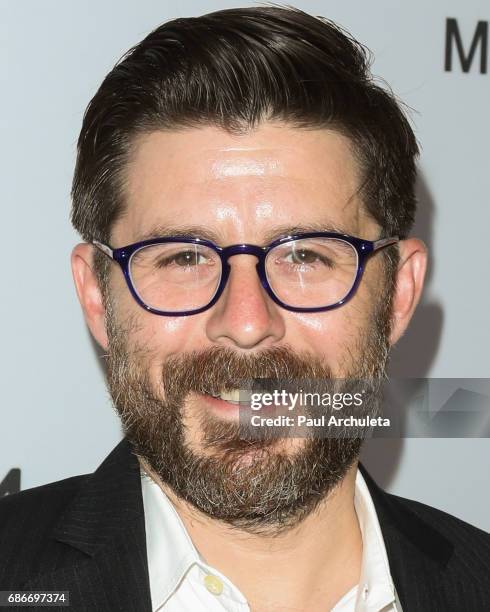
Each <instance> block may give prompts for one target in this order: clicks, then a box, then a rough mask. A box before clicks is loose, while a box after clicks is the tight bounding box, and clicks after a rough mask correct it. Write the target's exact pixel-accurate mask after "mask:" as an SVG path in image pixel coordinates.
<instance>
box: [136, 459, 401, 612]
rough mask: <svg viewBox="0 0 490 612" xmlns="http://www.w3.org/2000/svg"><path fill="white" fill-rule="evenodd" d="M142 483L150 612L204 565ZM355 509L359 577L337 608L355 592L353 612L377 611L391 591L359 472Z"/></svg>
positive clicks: (175, 518) (171, 512)
mask: <svg viewBox="0 0 490 612" xmlns="http://www.w3.org/2000/svg"><path fill="white" fill-rule="evenodd" d="M141 484H142V487H141V488H142V495H143V506H144V511H145V528H146V546H147V556H148V573H149V579H150V592H151V600H152V604H153V609H154V610H155V609H157V608H158V607H159V606H161V605H162V604H163V603H164V602H165V601H166V600H167V599H168V598H169V597H170V595H171V594H172V593H173V592H174V591H175V589H176V588H177V586H178V584H179V583H180V581H181V580H182V579H183V577H184V576H185V574H186V573H187V572H188V570H189V569H190V568H191V567H192V565H193V564H195V563H197V564H199V565H201V566H203V565H204V566H205V563H204V560H203V559H202V557H201V556H200V555H199V552H198V551H197V549H196V547H195V546H194V544H193V543H192V540H191V538H190V536H189V534H188V533H187V530H186V528H185V526H184V524H183V522H182V519H181V518H180V516H179V514H178V513H177V511H176V510H175V508H174V506H173V504H172V503H171V502H170V500H169V499H168V497H167V496H166V495H165V493H164V492H163V491H162V489H161V488H160V487H159V486H158V484H157V483H156V482H155V481H154V480H153V479H152V478H151V477H150V476H149V475H148V474H146V472H145V471H144V470H143V469H141ZM354 507H355V510H356V513H357V517H358V520H359V527H360V531H361V535H362V541H363V552H362V561H361V575H360V580H359V585H358V587H354V588H353V589H352V590H351V591H349V592H348V593H346V595H345V596H344V597H343V598H342V599H341V600H340V602H338V603H339V604H340V603H341V602H342V601H343V600H344V599H350V598H351V597H352V596H353V591H356V605H355V610H356V612H368V610H369V611H372V610H374V609H375V610H381V609H382V608H383V607H384V606H387V605H389V604H392V603H393V602H395V600H396V592H395V587H394V584H393V580H392V578H391V574H390V569H389V564H388V556H387V553H386V548H385V544H384V540H383V536H382V533H381V527H380V525H379V521H378V517H377V514H376V510H375V508H374V503H373V501H372V499H371V495H370V493H369V489H368V487H367V485H366V482H365V480H364V478H363V476H362V474H361V472H360V471H359V470H357V474H356V481H355V492H354ZM220 575H221V574H220ZM396 601H397V602H398V600H396ZM337 605H338V604H337ZM335 609H337V606H335Z"/></svg>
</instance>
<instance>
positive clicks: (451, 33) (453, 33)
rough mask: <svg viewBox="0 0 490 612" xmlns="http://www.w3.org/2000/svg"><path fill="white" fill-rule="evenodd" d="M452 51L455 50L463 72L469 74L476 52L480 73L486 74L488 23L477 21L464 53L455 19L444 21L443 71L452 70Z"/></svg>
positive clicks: (450, 18)
mask: <svg viewBox="0 0 490 612" xmlns="http://www.w3.org/2000/svg"><path fill="white" fill-rule="evenodd" d="M453 49H456V51H457V54H458V57H459V61H460V64H461V68H462V70H463V72H469V71H470V69H471V65H472V63H473V60H474V59H475V57H477V50H478V49H479V50H480V53H479V54H478V55H479V56H480V73H481V74H486V72H487V61H488V21H478V23H477V25H476V29H475V32H474V34H473V39H472V41H471V44H470V48H469V50H468V51H467V52H466V50H465V48H464V46H463V40H462V38H461V33H460V31H459V26H458V22H457V20H456V19H454V18H452V17H449V18H448V19H446V51H445V61H444V70H445V71H446V72H450V71H451V70H452V69H453Z"/></svg>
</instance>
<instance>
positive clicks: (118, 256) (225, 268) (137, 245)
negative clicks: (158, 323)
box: [91, 232, 400, 317]
mask: <svg viewBox="0 0 490 612" xmlns="http://www.w3.org/2000/svg"><path fill="white" fill-rule="evenodd" d="M305 238H334V239H337V240H343V241H344V242H347V243H348V244H350V245H351V246H353V247H354V249H355V251H356V253H357V271H356V276H355V279H354V282H353V284H352V286H351V288H350V290H349V292H348V293H347V295H346V296H345V297H343V298H342V299H341V300H339V301H338V302H336V303H335V304H330V305H328V306H319V307H312V308H305V307H300V306H289V305H288V304H286V303H285V302H283V301H282V300H280V299H279V298H278V297H277V296H276V294H275V293H274V291H273V289H272V287H271V286H270V284H269V281H268V280H267V273H266V270H265V259H266V257H267V255H268V253H269V252H270V251H271V250H272V249H274V248H275V247H277V246H280V245H281V244H284V243H287V242H291V241H293V240H302V239H305ZM399 240H400V238H399V237H398V236H392V237H390V238H379V239H378V240H374V241H373V240H364V239H362V238H357V237H355V236H350V235H349V234H340V233H337V232H305V233H299V234H293V235H289V236H283V237H281V238H278V239H276V240H274V241H273V242H271V243H269V244H268V245H266V246H263V247H261V246H259V245H256V244H232V245H229V246H226V247H220V246H218V245H217V244H214V242H211V241H210V240H206V239H204V238H196V237H190V236H165V237H161V238H150V239H149V240H143V241H141V242H134V243H133V244H129V245H127V246H124V247H120V248H116V249H113V248H112V247H111V246H109V245H107V244H104V243H102V242H99V241H98V240H92V242H91V244H93V245H94V246H95V247H96V248H98V249H99V250H100V251H101V252H102V253H104V254H105V255H107V256H108V257H109V258H110V259H112V260H113V261H115V262H117V263H118V264H119V266H120V268H121V270H122V272H123V275H124V278H125V280H126V284H127V286H128V288H129V291H130V293H131V295H132V296H133V298H134V299H135V300H136V302H137V303H138V304H139V305H140V306H141V307H142V308H144V309H145V310H146V311H148V312H152V313H153V314H156V315H160V316H171V317H184V316H188V315H193V314H199V313H201V312H204V311H206V310H208V309H209V308H211V307H212V306H214V305H215V304H216V302H217V301H218V300H219V298H220V297H221V295H222V293H223V291H224V289H225V287H226V283H227V282H228V278H229V275H230V271H231V267H230V265H229V263H228V259H229V258H230V257H233V255H254V256H255V257H257V258H258V262H257V263H256V265H255V267H256V270H257V273H258V276H259V279H260V282H261V285H262V287H263V288H264V289H265V291H266V292H267V294H268V296H269V297H270V298H271V299H272V301H273V302H274V303H276V304H277V305H278V306H281V307H282V308H284V309H285V310H289V311H290V312H326V311H328V310H333V309H334V308H339V307H340V306H343V305H344V304H346V303H347V302H348V301H349V300H350V299H351V298H352V297H353V296H354V294H355V293H356V291H357V288H358V287H359V283H360V281H361V278H362V275H363V273H364V269H365V264H366V262H367V260H368V259H369V258H370V257H371V256H372V255H374V254H375V253H377V252H378V251H379V250H380V249H383V248H385V247H387V246H391V245H392V244H396V243H397V242H399ZM169 242H181V243H185V244H198V245H203V246H206V247H209V248H210V249H212V250H213V251H214V252H215V253H217V255H218V256H219V258H220V260H221V278H220V281H219V284H218V287H217V289H216V291H215V293H214V295H213V297H212V299H211V301H210V302H209V303H208V304H206V305H205V306H201V307H200V308H196V309H193V310H183V311H164V310H158V309H156V308H153V307H152V306H149V305H148V304H145V302H143V300H142V299H141V298H140V296H139V295H138V292H137V291H136V289H135V287H134V284H133V281H132V279H131V273H130V262H131V257H132V256H133V255H134V253H136V252H137V251H139V250H140V249H141V248H143V247H146V246H151V245H154V244H166V243H169Z"/></svg>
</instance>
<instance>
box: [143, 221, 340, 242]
mask: <svg viewBox="0 0 490 612" xmlns="http://www.w3.org/2000/svg"><path fill="white" fill-rule="evenodd" d="M308 232H333V233H337V234H348V233H349V232H348V231H347V229H346V228H345V227H341V226H340V225H338V224H336V223H332V222H331V221H327V220H326V221H325V222H323V223H322V222H314V223H306V224H301V225H299V224H298V225H277V226H275V227H273V228H270V229H269V230H268V231H267V232H266V233H265V234H264V243H265V244H267V243H269V242H273V241H274V240H276V239H277V238H283V237H286V236H290V235H293V234H302V233H308ZM170 237H175V238H203V239H205V240H209V241H211V242H214V243H216V244H217V245H219V244H220V243H222V244H223V243H225V242H226V240H225V238H224V236H223V234H220V233H219V232H216V231H214V230H212V229H211V228H210V227H208V226H205V225H168V224H166V225H161V224H159V225H155V226H153V227H152V228H151V229H150V230H149V231H147V232H144V233H143V234H141V235H140V236H138V238H137V240H136V242H143V241H144V240H152V239H153V238H170Z"/></svg>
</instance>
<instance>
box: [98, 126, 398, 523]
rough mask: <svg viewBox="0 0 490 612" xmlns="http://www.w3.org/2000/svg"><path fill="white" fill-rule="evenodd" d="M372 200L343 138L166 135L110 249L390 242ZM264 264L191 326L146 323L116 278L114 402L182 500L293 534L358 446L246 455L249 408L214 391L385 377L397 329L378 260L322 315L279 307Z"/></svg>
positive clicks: (235, 267)
mask: <svg viewBox="0 0 490 612" xmlns="http://www.w3.org/2000/svg"><path fill="white" fill-rule="evenodd" d="M358 187H359V175H358V167H357V165H356V162H355V160H354V157H353V154H352V152H351V150H350V147H349V141H348V140H347V139H346V138H345V137H343V136H341V135H339V134H337V133H334V132H330V131H326V130H310V131H307V130H301V129H296V128H292V127H287V126H285V125H283V124H274V125H273V124H270V123H269V124H265V125H263V126H261V127H260V128H258V129H257V130H256V131H254V132H252V133H250V134H248V135H244V136H231V135H230V134H228V133H226V132H224V131H222V130H220V129H218V128H214V127H205V128H200V129H192V130H186V131H180V132H155V133H152V134H150V135H146V136H144V137H140V139H139V140H138V142H137V144H136V147H135V154H134V157H133V159H132V161H131V163H130V165H129V167H128V174H127V212H126V213H125V214H124V215H123V217H122V218H121V219H119V220H118V222H117V223H116V224H115V226H114V228H113V232H112V236H111V244H112V246H113V247H121V246H124V245H127V244H130V243H133V242H137V241H139V240H142V239H143V237H146V236H147V235H148V234H149V233H153V232H154V231H155V228H158V227H161V228H164V230H165V232H166V233H168V232H170V233H171V232H172V231H173V230H175V234H179V233H182V231H183V230H184V231H185V232H188V231H190V230H189V228H194V229H193V230H192V234H193V235H195V236H199V237H204V238H207V237H208V234H210V233H212V235H213V236H214V237H215V238H214V240H215V242H217V244H219V245H220V246H227V245H230V244H238V243H251V244H256V245H265V244H267V243H269V242H271V241H272V240H273V239H274V238H276V237H279V236H281V235H287V234H288V233H290V232H289V228H291V227H293V226H294V227H296V228H297V229H298V231H308V230H309V229H312V228H313V229H320V228H324V229H325V230H328V229H330V228H337V229H338V230H340V231H342V232H344V233H348V234H351V235H354V236H359V237H362V238H365V239H368V240H374V239H376V238H378V237H379V233H380V232H379V228H378V227H377V225H376V223H375V222H374V221H373V220H372V219H370V218H369V217H368V216H367V215H366V213H365V212H364V211H363V207H362V205H361V202H360V200H359V197H358V196H357V194H356V192H357V189H358ZM194 226H199V228H202V229H199V228H197V227H194ZM205 232H206V233H205ZM156 233H157V234H158V231H157V232H156ZM256 261H257V260H256V258H255V257H254V256H251V255H237V256H234V257H232V258H231V259H230V260H229V263H230V266H231V273H230V277H229V280H228V284H227V287H226V288H225V291H224V293H223V295H222V296H221V298H220V299H219V300H218V302H217V303H216V304H215V305H214V306H213V307H212V308H210V309H208V310H207V311H205V312H202V313H200V314H197V315H191V316H182V317H167V316H157V315H154V314H152V313H149V312H146V311H145V310H143V309H142V308H141V307H140V306H138V305H137V304H136V302H135V301H134V300H133V298H132V296H131V295H130V293H129V291H128V289H127V287H126V285H125V282H124V279H123V276H122V274H121V272H120V270H119V269H118V268H117V267H116V266H114V267H113V269H112V272H111V282H110V300H109V308H108V313H107V317H108V321H107V327H108V329H107V332H108V338H109V348H108V355H109V358H108V374H109V377H108V378H109V386H110V390H111V394H112V397H113V400H114V403H115V404H116V406H117V409H118V410H119V412H120V414H121V416H122V420H123V424H124V427H125V430H126V433H127V435H128V437H129V438H130V439H131V440H132V442H133V444H134V446H135V448H136V450H137V452H138V454H139V455H140V456H141V457H142V458H143V459H145V460H146V462H147V463H148V465H149V466H150V467H151V468H152V469H153V470H154V471H155V473H156V474H157V475H158V476H159V477H160V478H161V480H162V481H163V482H164V483H167V484H168V485H169V486H170V488H171V489H173V490H174V492H175V493H176V494H178V495H180V496H182V497H184V498H185V499H187V501H189V502H190V503H192V504H194V505H195V506H197V507H198V508H200V509H201V510H202V511H204V512H206V513H208V514H211V515H213V516H215V517H217V518H221V519H223V520H225V521H228V522H229V523H233V524H235V525H241V526H242V527H243V528H248V529H250V530H254V529H255V530H258V529H259V527H260V525H262V526H264V525H265V524H269V525H270V526H275V527H276V528H279V527H280V526H285V525H286V524H288V525H291V524H293V523H294V521H296V520H298V519H299V518H300V517H301V516H304V515H305V514H306V513H307V512H309V511H311V509H312V508H313V507H314V505H315V504H316V503H317V502H318V500H319V499H320V498H321V497H322V496H325V495H326V494H327V493H328V492H329V491H330V490H331V489H332V488H333V487H334V485H335V484H336V483H338V482H339V480H340V479H341V478H342V477H343V476H344V475H345V473H346V471H347V470H348V468H349V467H350V466H351V465H352V463H353V461H354V460H355V458H356V457H357V454H358V452H359V448H360V443H359V441H358V440H348V439H344V440H332V439H327V440H306V439H290V440H282V441H280V442H277V441H276V442H272V441H270V440H269V441H268V442H262V443H259V442H257V444H255V445H254V444H250V443H243V441H242V442H240V440H239V439H238V433H237V431H238V430H237V423H238V410H239V408H238V407H237V406H236V405H233V404H231V403H228V402H225V401H220V400H214V399H213V398H210V397H209V396H207V395H206V394H205V393H203V391H204V389H206V388H210V386H211V387H212V388H214V387H215V386H216V385H217V386H218V387H219V386H221V385H223V386H224V385H229V384H230V382H233V381H235V380H237V379H239V378H240V376H242V377H257V378H259V377H264V376H268V377H271V378H274V377H276V378H287V376H288V375H291V373H293V375H295V376H296V377H298V378H299V377H301V376H303V377H305V378H308V377H327V378H329V377H339V378H340V377H346V376H353V377H379V376H382V374H383V372H384V366H385V363H386V357H387V349H388V341H387V338H388V331H389V315H390V313H389V299H388V297H389V296H385V295H383V291H382V290H381V291H380V285H381V287H382V286H384V283H385V278H384V275H383V269H382V258H381V257H380V256H377V257H374V258H371V260H370V261H369V262H368V265H367V267H366V270H365V273H364V277H363V280H362V283H361V285H360V287H359V289H358V291H357V293H356V295H355V296H354V297H353V298H352V299H351V300H350V301H349V302H348V303H347V304H346V305H344V306H343V307H341V308H338V309H334V310H331V311H328V312H323V313H322V312H321V313H295V312H290V311H287V310H285V309H283V308H281V307H280V306H278V305H276V304H275V303H274V302H272V300H271V299H270V298H269V297H268V296H267V294H266V293H265V291H264V289H263V288H262V286H261V284H260V280H259V278H258V275H257V272H256V268H255V264H256ZM319 457H320V458H323V459H324V461H323V467H322V468H321V469H320V471H318V465H317V464H318V463H319V461H318V458H319ZM320 463H322V462H321V461H320ZM315 465H316V468H315V467H314V466H315ZM315 470H316V471H315ZM306 492H310V493H311V495H310V497H311V499H310V498H309V497H308V495H307V494H306ZM278 499H282V500H283V501H282V507H280V506H281V504H279V506H278ZM238 500H241V501H238Z"/></svg>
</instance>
